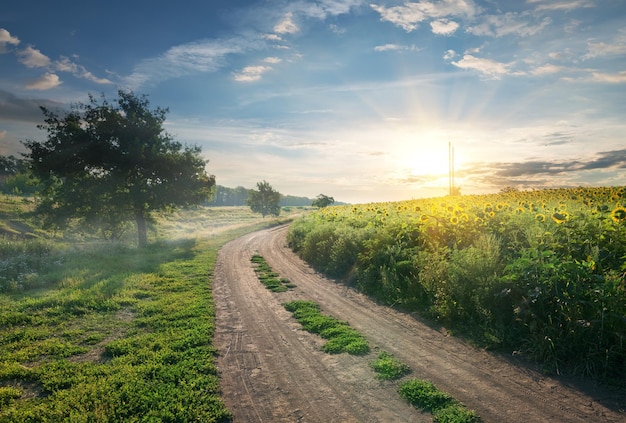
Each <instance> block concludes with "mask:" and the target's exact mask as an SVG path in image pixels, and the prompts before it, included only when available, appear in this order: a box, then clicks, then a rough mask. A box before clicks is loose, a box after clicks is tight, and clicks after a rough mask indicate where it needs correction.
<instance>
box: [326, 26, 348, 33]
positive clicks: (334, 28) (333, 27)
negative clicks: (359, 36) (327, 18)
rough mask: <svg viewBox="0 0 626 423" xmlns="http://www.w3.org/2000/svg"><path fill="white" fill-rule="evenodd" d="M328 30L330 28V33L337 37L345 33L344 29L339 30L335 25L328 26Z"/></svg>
mask: <svg viewBox="0 0 626 423" xmlns="http://www.w3.org/2000/svg"><path fill="white" fill-rule="evenodd" d="M328 28H330V30H331V31H332V32H334V33H335V34H338V35H341V34H345V33H346V32H347V31H346V29H345V28H341V27H339V26H337V25H335V24H330V25H328Z"/></svg>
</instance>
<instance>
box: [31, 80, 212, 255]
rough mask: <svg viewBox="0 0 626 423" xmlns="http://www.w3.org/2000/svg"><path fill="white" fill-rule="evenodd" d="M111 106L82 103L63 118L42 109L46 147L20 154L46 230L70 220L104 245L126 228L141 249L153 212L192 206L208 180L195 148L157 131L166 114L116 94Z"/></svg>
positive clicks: (103, 101)
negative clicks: (37, 183)
mask: <svg viewBox="0 0 626 423" xmlns="http://www.w3.org/2000/svg"><path fill="white" fill-rule="evenodd" d="M118 96H119V98H118V99H117V101H116V102H115V103H114V104H112V103H109V102H108V101H107V100H106V99H105V98H104V96H102V97H101V99H100V101H98V99H96V98H95V97H93V96H92V95H90V96H89V103H87V104H83V103H78V104H75V105H72V107H71V110H70V111H69V112H67V113H65V114H63V115H61V116H60V115H58V114H57V113H55V112H53V111H51V110H49V109H47V108H45V107H41V110H42V112H43V114H44V117H45V119H44V122H45V124H42V125H38V128H39V129H41V130H44V131H46V133H47V140H46V141H43V142H39V141H32V140H31V141H25V142H24V143H23V144H24V145H25V146H26V147H27V149H28V150H29V152H28V153H26V154H25V157H27V158H28V159H29V161H30V166H31V169H32V172H33V174H34V176H35V177H37V178H39V179H40V180H41V182H42V186H43V188H42V191H41V196H42V201H41V203H40V205H39V206H38V211H39V212H40V213H42V214H43V215H44V217H45V218H46V222H47V223H48V224H51V225H55V226H62V225H65V224H66V223H67V222H68V220H70V219H72V218H76V219H78V220H79V221H80V222H81V223H83V224H84V225H86V226H88V227H90V228H98V229H99V230H101V231H102V233H103V234H105V235H106V236H109V237H117V236H119V235H120V233H121V231H123V227H124V225H125V223H126V222H128V221H134V222H135V223H136V226H137V235H138V243H139V245H140V246H144V245H146V244H147V231H146V222H147V221H149V220H150V219H151V214H152V212H154V211H157V210H165V209H168V208H172V207H176V206H184V205H192V204H199V203H200V202H202V201H203V200H206V198H207V197H208V195H209V193H210V191H211V188H212V187H213V186H214V185H215V177H214V176H212V175H209V174H207V172H206V169H205V166H206V161H205V160H204V159H202V157H201V156H200V153H201V149H200V148H199V147H197V146H183V145H182V144H181V143H179V142H177V141H174V140H173V139H172V137H171V136H170V135H169V134H167V133H166V132H165V130H164V128H163V122H164V121H165V116H166V114H167V112H168V110H167V109H162V108H159V107H157V108H156V109H150V104H149V101H148V99H147V97H146V96H145V95H144V96H136V95H135V94H134V93H133V92H126V91H122V90H120V91H119V92H118Z"/></svg>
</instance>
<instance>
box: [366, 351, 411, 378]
mask: <svg viewBox="0 0 626 423" xmlns="http://www.w3.org/2000/svg"><path fill="white" fill-rule="evenodd" d="M370 367H371V368H372V369H373V370H374V372H376V375H377V377H378V379H380V380H395V379H399V378H401V377H403V376H405V375H407V374H409V373H411V368H410V367H409V366H408V365H406V364H404V363H403V362H401V361H400V360H398V359H397V358H395V357H394V356H393V355H391V354H389V353H388V352H386V351H381V352H380V353H378V358H376V360H374V361H372V362H371V363H370Z"/></svg>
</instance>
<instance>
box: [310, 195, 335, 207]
mask: <svg viewBox="0 0 626 423" xmlns="http://www.w3.org/2000/svg"><path fill="white" fill-rule="evenodd" d="M334 202H335V199H334V198H333V197H329V196H328V195H324V194H320V195H318V196H317V197H316V198H315V200H314V201H313V204H311V205H312V206H313V207H319V208H320V209H322V208H324V207H328V206H330V205H331V204H333V203H334Z"/></svg>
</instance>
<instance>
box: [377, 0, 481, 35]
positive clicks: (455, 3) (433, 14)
mask: <svg viewBox="0 0 626 423" xmlns="http://www.w3.org/2000/svg"><path fill="white" fill-rule="evenodd" d="M370 7H371V8H372V9H374V10H375V11H377V12H378V13H379V14H380V16H381V18H380V20H381V21H387V22H391V23H392V24H394V25H396V26H399V27H400V28H402V29H404V30H405V31H407V32H411V31H413V30H414V29H417V27H418V26H419V23H421V22H424V21H426V20H428V19H438V18H445V17H449V16H458V17H467V18H472V17H474V15H475V14H476V13H477V12H478V8H477V6H476V5H475V4H474V2H473V1H471V0H442V1H439V2H432V1H419V2H416V3H411V2H407V3H405V4H404V5H403V6H393V7H389V8H388V7H385V6H380V5H377V4H370Z"/></svg>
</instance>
